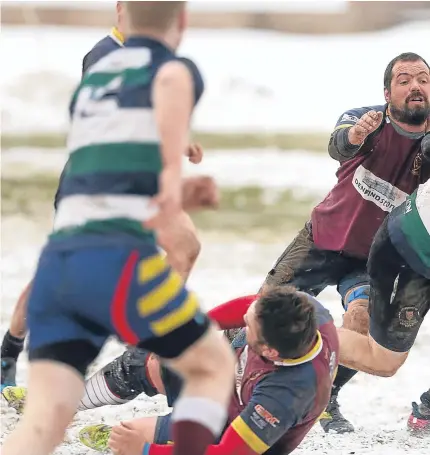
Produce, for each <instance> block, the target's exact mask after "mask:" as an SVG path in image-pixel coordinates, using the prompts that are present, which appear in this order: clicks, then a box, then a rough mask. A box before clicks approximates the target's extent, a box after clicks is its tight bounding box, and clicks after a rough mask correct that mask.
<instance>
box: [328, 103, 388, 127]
mask: <svg viewBox="0 0 430 455" xmlns="http://www.w3.org/2000/svg"><path fill="white" fill-rule="evenodd" d="M385 109H386V105H384V104H377V105H374V106H363V107H355V108H352V109H348V110H347V111H345V112H343V113H342V115H341V116H340V117H339V119H338V120H337V122H336V127H335V128H336V129H338V128H342V127H348V126H353V125H355V124H356V123H357V122H358V121H359V120H360V118H361V117H362V116H363V115H364V114H366V113H367V112H370V111H377V112H378V111H381V112H385Z"/></svg>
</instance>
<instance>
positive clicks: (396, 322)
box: [374, 268, 430, 352]
mask: <svg viewBox="0 0 430 455" xmlns="http://www.w3.org/2000/svg"><path fill="white" fill-rule="evenodd" d="M394 292H395V294H394V297H393V298H392V302H391V305H390V307H392V308H393V311H392V312H391V314H390V316H391V317H390V319H389V320H388V321H387V324H386V327H385V328H384V330H383V333H382V335H381V336H380V337H379V339H376V341H377V342H378V343H379V344H381V345H382V346H384V347H386V348H387V349H390V350H392V351H396V352H407V351H409V350H410V349H411V348H412V346H413V344H414V342H415V339H416V337H417V334H418V332H419V329H420V327H421V324H422V322H423V320H424V318H425V316H426V314H427V313H428V311H429V308H430V281H429V280H428V279H426V278H424V277H423V276H421V275H418V274H416V273H415V272H413V271H412V270H410V269H408V268H405V269H403V270H402V271H401V273H400V274H399V276H398V280H397V283H396V288H395V289H394ZM374 338H375V337H374Z"/></svg>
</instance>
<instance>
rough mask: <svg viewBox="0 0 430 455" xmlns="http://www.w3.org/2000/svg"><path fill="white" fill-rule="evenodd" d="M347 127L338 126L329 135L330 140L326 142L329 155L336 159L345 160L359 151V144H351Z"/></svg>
mask: <svg viewBox="0 0 430 455" xmlns="http://www.w3.org/2000/svg"><path fill="white" fill-rule="evenodd" d="M349 129H350V127H348V128H339V129H337V130H335V131H334V132H333V133H332V135H331V136H330V142H329V144H328V153H329V155H330V156H331V157H332V158H333V159H334V160H337V161H346V160H349V159H351V158H354V156H356V155H357V153H358V152H359V151H360V145H353V144H351V143H350V142H349V140H348V131H349Z"/></svg>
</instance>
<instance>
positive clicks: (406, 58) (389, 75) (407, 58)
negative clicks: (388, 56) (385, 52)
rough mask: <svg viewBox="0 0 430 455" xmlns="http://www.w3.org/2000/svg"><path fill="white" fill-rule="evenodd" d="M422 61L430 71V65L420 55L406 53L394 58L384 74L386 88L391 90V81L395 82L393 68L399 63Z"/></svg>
mask: <svg viewBox="0 0 430 455" xmlns="http://www.w3.org/2000/svg"><path fill="white" fill-rule="evenodd" d="M418 60H421V61H422V62H423V63H424V64H425V65H426V66H427V68H428V69H429V70H430V67H429V64H428V63H427V62H426V61H425V60H424V59H423V58H422V57H421V56H420V55H418V54H414V53H413V52H404V53H403V54H400V55H398V56H397V57H394V58H393V60H391V62H390V63H389V64H388V65H387V68H386V69H385V73H384V88H385V89H387V90H388V91H390V90H391V81H392V80H393V68H394V65H395V64H396V63H397V62H417V61H418Z"/></svg>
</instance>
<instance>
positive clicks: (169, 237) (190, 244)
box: [0, 2, 218, 390]
mask: <svg viewBox="0 0 430 455" xmlns="http://www.w3.org/2000/svg"><path fill="white" fill-rule="evenodd" d="M123 44H124V5H123V2H117V5H116V26H115V27H113V28H112V30H111V32H110V33H109V34H108V35H107V36H105V37H104V38H102V39H101V40H100V41H99V42H98V43H96V44H95V46H94V47H93V48H92V49H91V50H90V52H88V53H87V54H86V55H85V57H84V59H83V62H82V75H84V74H85V73H86V72H87V71H88V70H89V69H90V68H91V66H92V65H94V64H95V63H97V62H98V61H99V60H100V59H101V58H103V57H105V56H106V55H107V54H109V53H110V52H112V51H114V50H116V49H119V48H121V47H122V46H123ZM186 155H187V156H188V158H189V160H190V161H191V162H192V163H195V164H198V163H200V161H201V160H202V156H203V151H202V149H201V147H200V146H199V145H198V144H194V145H190V146H189V147H188V149H187V152H186ZM62 177H63V174H62V175H61V176H60V181H61V179H62ZM182 195H183V207H184V211H182V212H181V213H180V214H178V215H177V216H176V217H175V218H174V219H172V220H171V223H169V225H167V226H164V227H163V229H161V230H160V231H159V232H158V237H157V242H158V244H159V245H160V246H161V248H162V249H163V250H164V251H165V252H166V254H167V260H168V262H169V264H170V265H171V266H173V268H174V269H175V270H176V271H177V272H178V273H179V274H180V275H181V276H182V277H183V278H184V280H186V279H187V278H188V276H189V274H190V272H191V270H192V268H193V266H194V264H195V262H196V260H197V257H198V255H199V252H200V249H201V244H200V241H199V239H198V235H197V230H196V228H195V226H194V224H193V222H192V220H191V218H190V216H189V215H188V214H187V213H186V212H185V211H192V210H198V209H201V208H208V207H210V208H214V207H216V206H217V205H218V194H217V188H216V186H215V183H214V181H213V180H212V179H211V178H210V177H205V176H199V177H191V178H185V179H184V180H183V185H182ZM57 197H58V193H57V194H56V195H55V200H54V207H55V208H56V207H57ZM30 288H31V283H29V284H28V285H27V286H26V287H25V288H24V290H23V291H22V293H21V295H20V296H19V298H18V301H17V303H16V305H15V308H14V311H13V313H12V317H11V321H10V326H9V330H7V332H6V333H5V335H4V337H3V341H2V345H1V365H0V390H3V389H4V388H5V387H8V386H14V385H15V384H16V363H17V361H18V357H19V354H20V353H21V352H22V350H23V348H24V340H25V334H26V331H27V327H26V316H27V300H28V294H29V290H30Z"/></svg>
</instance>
